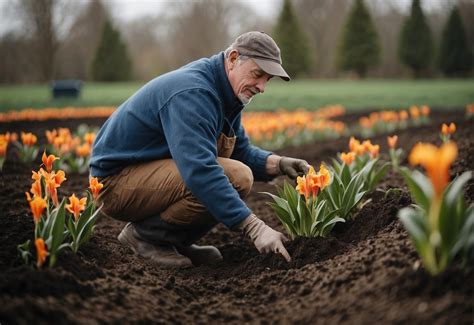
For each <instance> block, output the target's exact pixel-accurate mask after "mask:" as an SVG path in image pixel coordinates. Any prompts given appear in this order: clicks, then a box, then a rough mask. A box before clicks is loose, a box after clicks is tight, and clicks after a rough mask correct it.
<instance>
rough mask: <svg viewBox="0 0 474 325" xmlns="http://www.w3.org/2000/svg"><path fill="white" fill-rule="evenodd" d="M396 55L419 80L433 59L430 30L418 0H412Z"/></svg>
mask: <svg viewBox="0 0 474 325" xmlns="http://www.w3.org/2000/svg"><path fill="white" fill-rule="evenodd" d="M398 55H399V58H400V61H401V62H402V63H403V64H404V65H406V66H408V67H409V68H410V69H411V70H412V71H413V73H414V76H415V78H419V77H420V76H421V73H422V71H423V70H425V69H426V68H428V67H429V65H430V63H431V60H432V58H433V41H432V37H431V30H430V27H429V26H428V23H427V22H426V19H425V16H424V14H423V11H422V9H421V4H420V0H413V2H412V6H411V15H410V16H408V17H407V18H406V19H405V21H404V23H403V26H402V30H401V33H400V39H399V45H398Z"/></svg>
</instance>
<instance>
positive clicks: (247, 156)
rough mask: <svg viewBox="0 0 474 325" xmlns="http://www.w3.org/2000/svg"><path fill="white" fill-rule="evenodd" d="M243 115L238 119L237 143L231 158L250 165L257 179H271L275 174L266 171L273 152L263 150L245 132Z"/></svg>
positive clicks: (236, 125)
mask: <svg viewBox="0 0 474 325" xmlns="http://www.w3.org/2000/svg"><path fill="white" fill-rule="evenodd" d="M240 120H241V116H239V118H238V120H237V121H236V123H235V124H234V125H235V129H236V130H237V132H236V136H237V139H236V143H235V147H234V151H233V153H232V156H231V158H232V159H236V160H239V161H241V162H243V163H244V164H246V165H247V166H249V167H250V169H251V170H252V173H253V177H254V179H255V180H256V181H265V182H266V181H271V180H272V179H274V178H275V176H270V175H268V174H267V173H266V163H267V158H268V156H270V155H271V154H272V152H270V151H266V150H262V149H260V148H258V147H256V146H254V145H252V144H250V140H249V138H248V137H247V135H246V134H245V130H244V127H243V125H242V123H241V121H240Z"/></svg>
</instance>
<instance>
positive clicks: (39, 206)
mask: <svg viewBox="0 0 474 325" xmlns="http://www.w3.org/2000/svg"><path fill="white" fill-rule="evenodd" d="M25 194H26V199H27V200H28V202H29V203H30V209H31V212H32V213H33V220H34V221H35V223H37V222H38V221H39V220H40V219H41V216H42V215H43V211H44V209H46V200H45V199H43V198H42V197H41V196H36V195H35V196H34V197H33V199H31V196H30V193H28V192H27V193H25Z"/></svg>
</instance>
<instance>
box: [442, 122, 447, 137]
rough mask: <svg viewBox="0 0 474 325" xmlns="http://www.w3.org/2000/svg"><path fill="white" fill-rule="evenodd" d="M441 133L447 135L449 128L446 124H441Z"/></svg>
mask: <svg viewBox="0 0 474 325" xmlns="http://www.w3.org/2000/svg"><path fill="white" fill-rule="evenodd" d="M441 133H442V134H443V135H448V134H449V126H448V125H447V124H446V123H443V125H441Z"/></svg>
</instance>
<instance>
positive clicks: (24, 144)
mask: <svg viewBox="0 0 474 325" xmlns="http://www.w3.org/2000/svg"><path fill="white" fill-rule="evenodd" d="M37 141H38V138H37V137H36V135H34V134H33V133H30V132H29V133H25V132H21V143H20V142H18V141H15V145H16V147H17V148H18V155H19V157H20V160H21V161H22V162H24V163H31V162H32V161H34V160H35V159H36V157H37V156H38V150H39V149H38V147H37V146H35V144H36V142H37Z"/></svg>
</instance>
